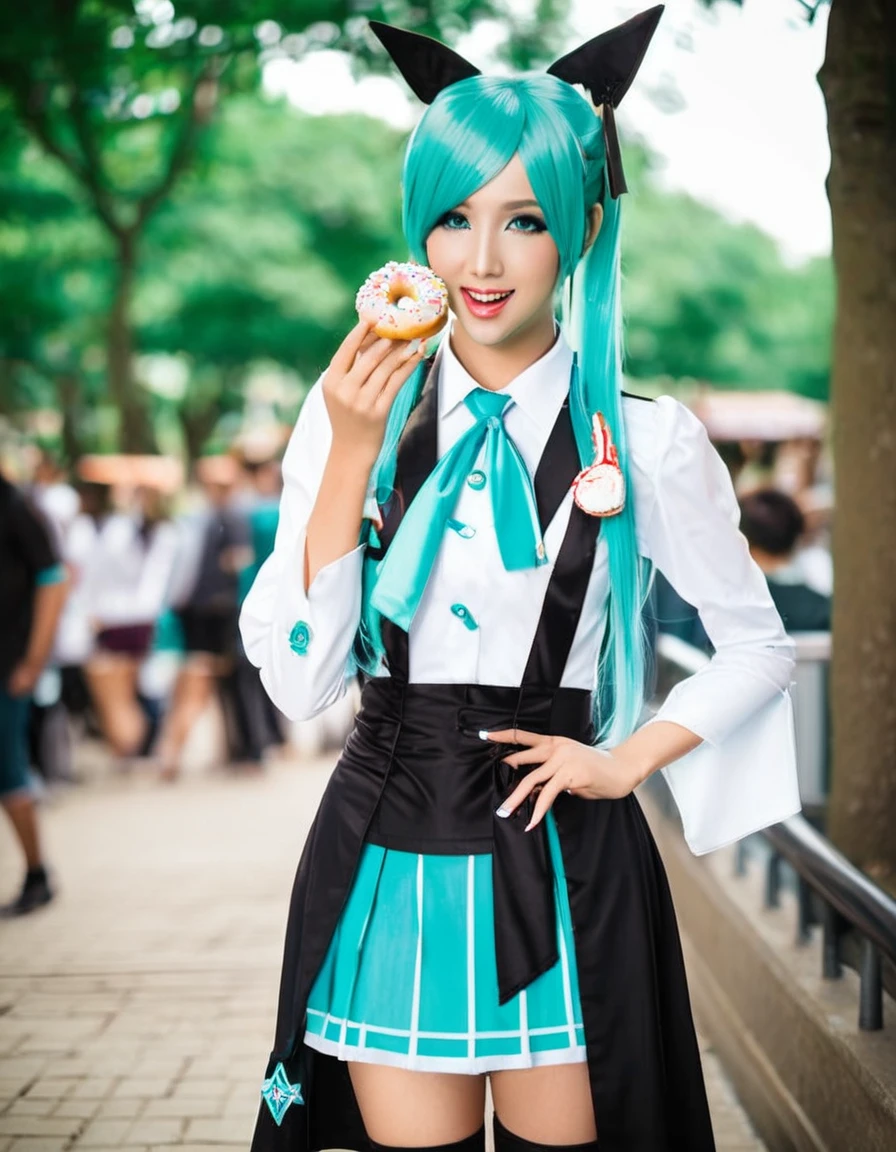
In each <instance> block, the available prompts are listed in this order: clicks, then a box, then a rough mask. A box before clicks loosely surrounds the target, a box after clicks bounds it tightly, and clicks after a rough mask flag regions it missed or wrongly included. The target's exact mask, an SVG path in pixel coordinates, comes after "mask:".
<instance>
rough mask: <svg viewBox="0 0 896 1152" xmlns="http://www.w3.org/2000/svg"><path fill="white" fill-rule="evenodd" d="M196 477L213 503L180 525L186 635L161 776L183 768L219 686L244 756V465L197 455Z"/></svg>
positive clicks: (177, 590) (231, 737)
mask: <svg viewBox="0 0 896 1152" xmlns="http://www.w3.org/2000/svg"><path fill="white" fill-rule="evenodd" d="M196 476H197V479H198V480H199V482H200V484H201V485H202V489H203V493H204V495H205V498H206V509H205V510H204V511H203V512H202V514H201V515H199V516H197V517H191V518H190V519H188V520H186V521H185V522H184V523H183V524H182V526H181V546H180V556H179V559H178V562H177V567H178V572H177V575H176V578H175V582H174V585H173V587H172V590H171V598H170V599H171V603H172V605H173V607H174V608H175V610H176V614H177V617H178V621H179V623H180V627H181V630H182V634H183V641H184V652H185V659H184V662H183V664H182V665H181V668H180V671H179V673H178V676H177V681H176V683H175V686H174V693H173V696H172V700H171V705H170V707H169V709H168V712H167V714H166V716H165V720H164V722H163V725H162V733H161V736H160V739H159V743H158V748H157V754H158V757H159V759H160V761H161V769H162V778H163V779H165V780H169V781H172V780H175V779H177V777H178V776H179V775H180V769H181V759H182V754H183V750H184V746H185V744H186V742H187V737H188V736H189V734H190V731H191V730H192V728H193V725H194V724H195V723H196V721H197V720H198V719H199V717H200V716H201V715H202V713H203V712H204V711H205V709H206V708H207V707H208V705H209V703H210V702H211V700H212V698H213V694H214V692H215V688H216V686H217V687H221V688H223V689H224V690H223V691H222V692H221V703H222V706H223V709H224V719H225V725H226V729H227V739H228V745H229V754H230V759H231V760H235V759H236V760H239V759H243V758H244V752H243V748H242V747H241V743H242V741H241V738H240V731H241V725H240V723H239V719H238V717H237V716H235V714H234V705H233V699H232V697H233V693H232V692H231V691H229V690H228V689H227V685H226V680H227V678H228V677H230V676H232V674H233V667H234V661H235V654H236V645H237V615H238V612H239V572H240V571H241V569H243V568H244V567H245V566H246V564H247V563H248V561H249V559H250V557H251V553H250V548H249V520H248V514H247V512H246V509H245V507H244V506H242V505H241V504H240V503H239V502H238V484H239V481H240V478H241V476H240V466H239V464H238V463H237V461H236V460H235V459H234V458H233V457H231V456H211V457H206V458H204V459H202V460H200V461H199V462H198V464H197V467H196Z"/></svg>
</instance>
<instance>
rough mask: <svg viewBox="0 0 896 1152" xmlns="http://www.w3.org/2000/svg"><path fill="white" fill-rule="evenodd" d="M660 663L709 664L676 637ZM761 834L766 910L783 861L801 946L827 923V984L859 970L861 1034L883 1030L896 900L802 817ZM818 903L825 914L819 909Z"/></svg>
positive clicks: (740, 863)
mask: <svg viewBox="0 0 896 1152" xmlns="http://www.w3.org/2000/svg"><path fill="white" fill-rule="evenodd" d="M815 640H816V638H815V637H813V644H812V645H811V647H812V651H811V652H809V653H808V655H809V656H810V658H817V656H818V654H819V650H820V648H822V647H823V645H821V644H819V643H815V642H814V641H815ZM657 656H658V658H659V659H660V660H663V661H665V662H666V664H667V665H671V666H672V667H673V668H675V669H677V670H678V671H679V672H681V673H682V676H681V677H680V678H683V677H684V676H690V675H691V674H693V673H694V672H697V671H699V669H700V668H702V667H703V666H704V665H705V664H706V663H707V661H708V659H709V658H708V657H707V655H706V654H705V653H704V652H701V651H699V650H698V649H696V648H693V647H692V646H691V645H689V644H686V643H685V642H684V641H682V640H679V639H678V638H677V637H674V636H664V635H660V636H659V637H658V638H657ZM658 775H659V773H657V776H658ZM759 835H761V836H762V837H763V838H764V839H765V841H766V842H767V843H768V844H769V846H770V848H771V855H770V857H769V859H768V862H767V872H766V884H765V903H766V905H767V906H769V907H774V906H777V904H778V902H779V892H780V886H781V877H780V865H781V862H782V861H784V862H786V863H787V864H788V865H789V866H790V867H791V868H792V869H793V871H794V872H795V873H796V876H797V885H798V908H799V923H798V929H797V939H798V941H799V942H800V943H806V942H807V941H808V940H809V937H810V932H809V930H810V928H811V926H812V925H813V924H815V923H818V922H820V923H821V925H822V933H823V936H822V975H823V977H824V978H825V979H828V980H833V979H837V978H839V977H840V975H841V974H842V966H843V964H846V965H848V966H849V967H852V968H854V969H855V970H856V971H857V972H858V973H859V979H860V990H859V1028H860V1029H862V1030H863V1031H875V1030H877V1029H880V1028H882V1027H883V988H884V985H885V984H886V985H887V987H888V989H889V991H890V993H891V994H892V995H896V900H894V899H893V898H892V897H891V896H890V895H889V894H888V893H887V892H885V891H884V890H883V889H882V888H880V887H878V885H877V884H875V883H874V882H873V881H872V880H871V879H869V878H868V876H866V875H865V874H864V873H863V872H861V871H860V870H859V869H858V868H856V867H855V865H853V864H851V863H850V861H849V860H847V859H846V857H845V856H844V855H843V854H842V853H841V852H839V851H838V850H837V849H836V848H835V847H834V846H833V844H832V843H831V842H830V841H829V840H828V839H827V838H826V837H825V836H823V835H822V833H821V832H819V831H818V830H817V829H816V828H814V827H813V826H812V825H811V824H810V823H809V821H808V820H807V819H806V818H805V817H804V816H791V817H790V818H789V819H787V820H784V821H782V822H781V823H780V824H774V825H772V827H770V828H766V829H764V830H763V831H762V832H761V833H759ZM744 843H745V842H744V841H741V842H740V843H739V844H738V845H737V846H736V848H735V852H736V871H737V872H738V873H739V874H742V873H743V872H744V871H745V859H746V854H745V849H744ZM813 896H814V897H815V901H814V902H815V903H818V904H819V905H820V907H818V908H816V907H814V906H813V903H814V902H813ZM851 935H852V936H854V937H857V942H858V944H859V947H858V949H850V948H848V947H847V945H848V944H849V942H850V941H849V937H850V936H851ZM856 952H857V953H858V954H857V955H856ZM882 961H883V962H884V963H885V964H886V965H887V971H886V972H884V971H883V967H884V964H882Z"/></svg>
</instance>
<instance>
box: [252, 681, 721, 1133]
mask: <svg viewBox="0 0 896 1152" xmlns="http://www.w3.org/2000/svg"><path fill="white" fill-rule="evenodd" d="M370 687H371V686H370V685H368V686H367V688H366V689H365V695H366V696H368V697H369V696H370V693H369V692H368V689H369V688H370ZM378 687H379V686H378ZM415 687H416V686H411V690H410V691H411V696H410V697H409V700H408V702H406V703H404V704H403V705H402V706H403V707H405V708H409V707H410V703H411V701H413V702H415V707H417V708H419V705H420V701H419V698H418V696H419V694H418V695H417V696H415V695H414V694H413V693H414V689H415ZM440 687H441V688H443V689H444V690H445V691H446V692H447V693H448V694H449V695H451V694H453V693H456V692H464V691H466V689H465V686H455V685H450V686H448V685H446V686H440ZM474 691H475V692H476V693H477V694H479V695H480V696H481V694H482V693H483V692H484V691H488V690H487V689H483V688H482V686H475V688H474ZM492 691H494V692H497V693H502V692H507V691H508V690H505V689H496V690H492ZM509 691H510V692H511V693H514V692H515V690H513V689H511V690H509ZM407 693H408V688H407V687H405V688H403V689H400V690H399V692H398V695H399V697H400V698H401V699H402V700H404V697H405V695H406V694H407ZM380 697H381V693H380ZM362 703H363V699H362ZM517 718H519V717H517ZM526 719H527V720H528V721H529V722H530V723H531V717H526ZM549 725H550V727H551V728H552V729H554V728H555V727H556V726H555V725H551V721H550V716H549V715H546V716H545V717H544V728H545V729H547V728H548V726H549ZM521 726H525V725H521ZM407 727H408V726H406V725H405V724H404V723H403V717H402V715H401V707H397V708H395V709H393V710H392V715H389V714H388V710H386V714H385V715H384V709H383V706H382V699H381V698H378V699H377V700H376V701H375V703H374V706H373V707H371V706H369V705H368V707H367V708H365V707H363V706H362V710H361V712H360V714H359V716H358V718H357V722H356V725H355V728H354V729H353V731H352V733H351V735H350V736H349V739H348V742H347V744H346V748H345V751H344V753H343V755H342V757H341V758H340V760H339V762H338V764H337V766H336V768H335V770H334V773H333V776H332V777H331V779H330V782H329V784H328V786H327V789H326V791H325V793H324V796H323V798H322V801H321V804H320V808H319V810H318V813H317V816H316V818H315V821H314V824H313V826H312V828H311V831H310V833H309V836H308V840H307V842H306V845H305V849H304V852H303V854H302V858H301V861H300V863H299V867H298V872H297V875H296V881H295V885H294V888H293V893H292V898H291V903H290V910H289V919H288V924H287V933H286V945H285V952H284V963H283V972H282V979H281V991H280V1002H279V1013H278V1022H277V1030H276V1037H275V1046H274V1051H273V1053H272V1055H271V1059H270V1063H269V1065H268V1070H267V1075H268V1076H270V1075H271V1074H272V1073H273V1071H274V1069H275V1067H276V1066H277V1064H278V1063H282V1064H283V1065H284V1068H285V1070H286V1072H287V1075H288V1078H289V1080H290V1082H291V1083H300V1084H301V1086H302V1092H303V1096H304V1100H305V1104H304V1106H300V1105H293V1106H291V1107H290V1108H289V1109H288V1110H287V1112H286V1114H285V1116H284V1117H283V1120H282V1123H281V1125H280V1126H278V1125H277V1124H276V1123H275V1122H274V1120H273V1117H272V1116H271V1114H270V1112H269V1110H268V1107H267V1105H266V1104H265V1103H264V1102H262V1104H261V1108H260V1111H259V1117H258V1122H257V1126H256V1130H255V1136H254V1139H253V1142H252V1152H315V1150H317V1149H322V1148H332V1147H345V1148H354V1149H359V1150H362V1149H366V1148H367V1147H368V1146H369V1145H368V1142H367V1138H366V1135H365V1133H364V1127H363V1123H362V1122H361V1117H360V1114H359V1112H358V1108H357V1104H356V1102H355V1099H354V1094H353V1092H352V1089H351V1083H350V1080H349V1077H348V1071H347V1066H346V1065H345V1064H343V1063H340V1061H338V1060H336V1059H335V1058H334V1057H331V1056H327V1055H324V1054H322V1053H319V1052H316V1051H314V1050H312V1049H310V1048H308V1047H307V1046H306V1045H305V1044H304V1043H303V1036H304V1027H305V1008H306V1004H307V1000H308V995H309V993H310V990H311V986H312V984H313V982H314V979H315V977H316V975H317V972H318V970H319V968H320V965H321V963H322V961H323V958H324V956H325V954H326V951H327V948H328V946H329V944H330V940H331V938H332V935H333V932H334V930H335V928H336V925H337V922H338V920H339V916H340V914H341V911H342V908H343V907H344V904H345V901H346V899H347V897H348V893H349V891H350V887H351V883H352V879H353V876H354V873H355V869H356V867H357V864H358V860H359V857H360V853H361V850H362V848H363V845H364V843H365V840H367V839H368V838H369V837H370V836H375V832H374V831H373V828H374V826H375V816H376V813H377V811H378V807H379V805H380V800H381V797H382V796H383V794H384V790H385V788H386V785H387V782H388V779H389V774H390V770H391V768H392V766H393V764H394V763H395V762H396V760H397V761H398V762H403V761H406V760H407V757H406V755H405V754H404V752H403V749H402V745H401V733H402V731H407ZM411 727H412V726H411ZM536 730H538V728H536ZM479 748H480V759H481V756H484V755H487V754H490V753H491V749H489V748H488V746H485V748H484V749H483V745H481V744H480V745H479ZM505 751H506V749H505ZM396 753H398V755H396ZM470 763H471V764H472V763H473V761H472V760H471V761H470ZM553 811H554V817H555V820H556V823H557V830H558V834H559V838H560V844H561V848H562V854H563V863H564V870H565V873H566V883H567V889H568V893H569V902H570V909H571V913H572V923H573V931H574V937H575V948H576V962H577V965H578V973H579V988H580V994H581V1001H582V1015H583V1022H584V1026H585V1042H586V1049H587V1053H588V1066H589V1076H590V1081H591V1090H592V1099H593V1104H594V1112H595V1117H596V1122H597V1129H598V1137H599V1144H600V1148H601V1152H685V1150H686V1152H712V1150H713V1149H714V1144H713V1137H712V1129H711V1125H710V1119H709V1111H708V1106H707V1102H706V1094H705V1089H704V1084H703V1075H702V1069H701V1064H700V1055H699V1050H698V1046H697V1040H696V1036H695V1032H694V1025H693V1020H692V1017H691V1009H690V1001H689V997H688V990H687V981H686V977H685V970H684V963H683V959H682V953H681V946H680V941H679V936H678V927H677V923H676V919H675V912H674V909H673V905H672V900H671V896H670V893H669V887H668V883H667V880H666V875H665V870H664V868H663V865H662V861H661V860H660V857H659V853H658V851H657V848H656V844H655V842H654V839H653V836H652V835H651V832H650V829H649V827H648V825H647V823H646V820H645V818H644V815H643V812H642V811H641V807H640V805H639V804H638V801H637V799H636V798H635V796H633V795H631V796H627V797H625V798H624V799H622V800H598V801H588V800H582V799H578V798H576V797H571V796H568V795H567V794H565V793H563V794H561V795H560V796H559V797H558V798H557V800H556V802H555V804H554V809H553ZM496 930H498V925H497V922H496Z"/></svg>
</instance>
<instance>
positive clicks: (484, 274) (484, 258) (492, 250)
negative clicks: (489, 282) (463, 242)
mask: <svg viewBox="0 0 896 1152" xmlns="http://www.w3.org/2000/svg"><path fill="white" fill-rule="evenodd" d="M503 271H504V262H503V260H502V259H501V244H500V240H499V238H498V236H497V235H496V233H495V232H494V231H493V230H492V229H491V228H482V229H480V230H479V234H478V236H477V237H476V244H475V247H474V249H473V253H472V266H471V268H470V272H471V273H472V275H474V276H475V277H476V278H477V280H485V279H487V278H488V277H490V276H491V277H499V276H501V274H502V273H503Z"/></svg>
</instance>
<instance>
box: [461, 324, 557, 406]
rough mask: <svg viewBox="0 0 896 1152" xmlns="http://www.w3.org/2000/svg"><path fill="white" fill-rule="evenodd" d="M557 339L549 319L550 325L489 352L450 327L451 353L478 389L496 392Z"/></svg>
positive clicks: (483, 346) (465, 334)
mask: <svg viewBox="0 0 896 1152" xmlns="http://www.w3.org/2000/svg"><path fill="white" fill-rule="evenodd" d="M557 335H558V333H557V332H556V331H555V328H554V318H553V316H552V317H551V318H550V324H549V325H547V324H546V325H542V326H540V327H539V328H538V329H536V330H533V331H532V332H527V333H524V334H522V335H521V337H520V339H519V340H518V341H517V342H516V343H513V344H507V343H505V344H501V345H500V346H497V347H494V348H492V347H489V346H488V345H486V344H477V343H476V342H475V341H474V340H472V339H471V338H470V336H469V335H468V333H467V332H465V331H464V330H463V328H462V327H461V326H460V325H459V324H457V323H454V324H453V325H452V326H451V336H450V340H451V351H452V352H453V353H454V355H455V356H456V357H457V359H458V360H459V361H460V363H461V364H462V365H463V367H464V369H465V370H466V371H467V372H468V373H469V374H470V376H472V377H473V379H474V380H475V381H476V383H477V384H478V385H479V386H480V387H481V388H486V389H488V390H489V391H490V392H499V391H500V390H501V389H502V388H506V387H507V385H508V384H509V383H510V382H511V380H515V379H516V378H517V376H519V375H520V374H521V373H523V372H525V371H526V369H527V368H529V367H531V365H533V364H534V363H535V362H536V361H537V360H540V359H541V358H542V356H544V355H545V354H546V353H547V352H549V351H550V350H551V348H553V346H554V344H555V343H556V341H557Z"/></svg>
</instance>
